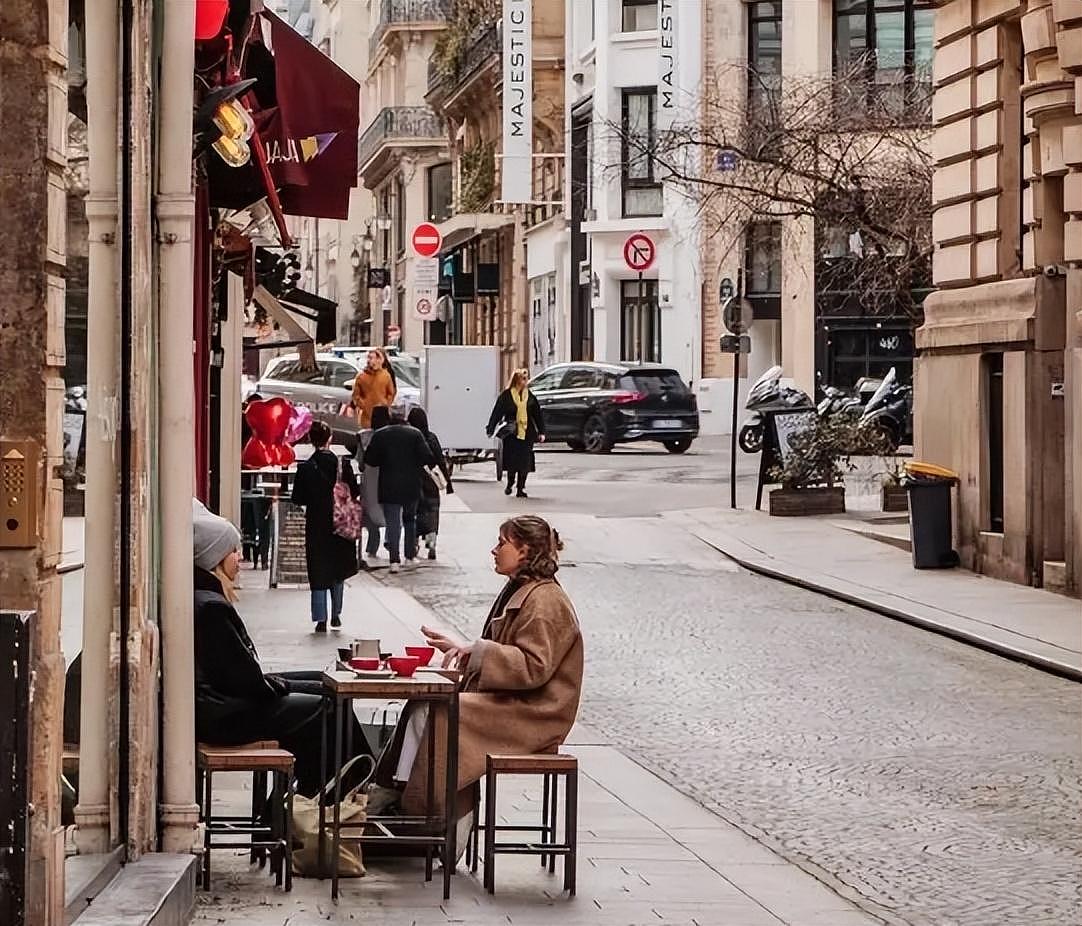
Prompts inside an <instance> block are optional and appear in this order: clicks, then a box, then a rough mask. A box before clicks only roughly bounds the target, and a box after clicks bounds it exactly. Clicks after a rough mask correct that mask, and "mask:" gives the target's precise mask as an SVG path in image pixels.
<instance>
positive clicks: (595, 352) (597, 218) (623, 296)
mask: <svg viewBox="0 0 1082 926" xmlns="http://www.w3.org/2000/svg"><path fill="white" fill-rule="evenodd" d="M676 6H677V8H676V9H675V14H676V19H675V22H676V30H675V33H674V34H673V35H672V39H673V45H674V47H673V48H672V50H671V51H672V56H673V60H674V62H675V64H674V71H673V72H672V73H673V84H674V98H675V104H676V108H677V109H678V118H685V119H686V118H687V117H688V114H689V113H690V112H692V111H693V109H694V101H695V98H696V93H697V91H698V88H699V86H700V83H701V80H702V46H703V43H702V17H703V6H704V5H703V4H702V3H701V2H699V0H682V2H680V3H679V4H677V5H676ZM673 13H674V10H673V4H672V3H671V2H668V0H665V2H662V3H658V2H632V0H595V2H593V3H578V2H575V0H568V2H567V4H566V8H565V17H566V23H567V28H566V36H567V39H566V55H567V81H566V89H565V93H566V99H567V113H566V117H565V133H566V137H567V146H568V147H567V151H568V165H569V167H568V181H567V188H568V210H567V224H568V253H567V261H568V273H567V276H568V279H569V281H570V290H571V292H570V305H569V307H568V308H569V312H568V317H567V320H566V322H565V324H566V330H565V337H566V343H567V345H568V352H567V353H568V356H569V358H570V359H594V360H635V361H644V362H658V363H665V364H667V365H671V366H672V367H674V368H675V369H677V370H679V371H680V374H681V376H682V377H683V378H684V379H685V380H688V381H691V380H696V379H698V378H699V377H700V376H701V375H702V341H701V338H702V323H701V305H702V275H701V273H700V266H701V263H700V259H701V255H700V250H701V222H700V219H699V216H698V215H697V211H696V208H695V204H694V203H693V202H692V201H691V200H689V199H688V198H687V197H684V196H682V195H680V193H679V191H678V190H677V189H676V188H675V187H674V186H672V185H670V184H669V183H667V182H666V180H665V178H664V177H662V176H661V172H660V171H659V170H658V169H657V166H656V164H655V163H654V159H653V158H652V157H650V156H649V150H650V148H651V147H652V146H653V144H654V143H655V141H656V139H657V138H658V132H659V128H658V124H659V123H658V120H659V118H660V117H659V94H658V74H659V65H660V49H659V34H658V27H659V22H660V21H661V20H660V19H659V17H665V18H668V17H670V16H672V15H673ZM635 233H642V234H644V235H646V236H648V237H649V238H650V239H651V241H652V242H653V244H654V250H655V254H656V257H655V259H654V261H653V264H652V266H650V267H649V268H648V269H647V270H645V271H644V272H643V273H642V275H641V279H640V275H639V274H638V273H636V272H635V271H634V270H632V269H630V268H629V267H628V266H627V264H626V263H625V260H624V256H623V252H624V245H625V242H626V241H627V239H628V238H629V237H630V236H631V235H633V234H635Z"/></svg>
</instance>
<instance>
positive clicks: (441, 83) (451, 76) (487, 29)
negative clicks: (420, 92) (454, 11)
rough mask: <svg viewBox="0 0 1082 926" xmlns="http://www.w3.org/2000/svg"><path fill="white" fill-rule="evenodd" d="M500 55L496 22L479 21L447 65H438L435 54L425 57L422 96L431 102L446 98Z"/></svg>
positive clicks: (500, 45)
mask: <svg viewBox="0 0 1082 926" xmlns="http://www.w3.org/2000/svg"><path fill="white" fill-rule="evenodd" d="M502 55H503V45H502V43H501V41H500V29H499V26H498V25H497V24H495V23H489V24H482V25H481V26H479V27H478V28H477V29H476V30H475V31H474V33H473V35H471V36H470V40H469V41H468V42H467V43H466V45H465V47H464V48H463V49H462V50H461V51H460V52H459V53H458V55H456V57H455V60H454V63H453V64H452V65H451V66H450V67H443V68H441V67H440V66H439V64H438V63H437V62H436V59H435V58H430V59H429V62H428V92H427V94H426V96H427V97H428V98H429V99H430V100H432V101H434V102H439V101H442V100H445V99H447V98H448V97H450V96H451V95H453V94H454V93H455V92H456V91H457V90H458V89H459V88H461V87H463V86H464V85H465V84H466V83H468V82H469V81H470V80H471V79H472V78H473V77H474V76H475V75H476V74H478V73H480V72H481V71H482V70H484V69H485V68H486V67H488V66H489V65H490V64H491V63H492V62H493V61H499V60H500V59H501V58H502Z"/></svg>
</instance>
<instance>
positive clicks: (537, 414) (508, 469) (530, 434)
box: [485, 370, 545, 498]
mask: <svg viewBox="0 0 1082 926" xmlns="http://www.w3.org/2000/svg"><path fill="white" fill-rule="evenodd" d="M529 380H530V371H529V370H515V372H514V374H512V376H511V382H510V383H509V384H508V386H507V388H506V389H505V390H504V391H503V392H501V393H500V395H499V397H498V398H497V399H496V404H495V405H494V406H493V407H492V415H491V416H490V417H489V419H488V426H487V427H486V428H485V433H486V434H488V436H489V437H492V435H493V434H495V435H497V436H498V437H500V438H501V439H502V441H503V471H504V472H505V473H506V474H507V487H506V488H505V489H504V490H503V494H504V495H510V494H511V490H512V489H516V490H517V492H516V495H517V496H518V497H519V498H526V497H527V496H526V477H527V476H528V475H529V474H530V473H532V472H533V471H534V469H535V468H536V464H535V460H534V452H533V448H534V444H543V443H544V442H545V418H544V416H543V415H542V414H541V404H540V403H539V402H538V401H537V398H536V397H535V396H534V395H533V393H531V392H530V390H529V386H528V383H529Z"/></svg>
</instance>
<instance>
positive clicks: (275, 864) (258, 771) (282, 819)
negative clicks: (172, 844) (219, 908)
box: [196, 740, 294, 891]
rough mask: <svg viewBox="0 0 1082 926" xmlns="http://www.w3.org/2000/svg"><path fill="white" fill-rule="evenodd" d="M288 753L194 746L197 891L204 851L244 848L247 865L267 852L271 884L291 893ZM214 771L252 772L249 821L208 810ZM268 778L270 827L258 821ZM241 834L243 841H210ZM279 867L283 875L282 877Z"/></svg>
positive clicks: (264, 745) (267, 745) (206, 859)
mask: <svg viewBox="0 0 1082 926" xmlns="http://www.w3.org/2000/svg"><path fill="white" fill-rule="evenodd" d="M293 764H294V757H293V753H291V752H287V751H286V750H285V749H279V748H278V743H276V742H274V741H273V740H271V741H267V742H256V743H246V744H245V745H243V746H211V745H208V744H206V743H199V744H197V746H196V774H197V777H196V794H197V798H198V801H199V816H200V819H202V821H203V889H204V890H210V850H211V849H250V850H251V853H252V860H253V861H254V860H255V859H256V858H258V857H260V856H261V855H262V850H265V849H270V850H271V871H272V872H273V873H274V879H275V884H276V885H277V886H278V887H281V886H282V884H283V880H284V882H285V889H286V890H287V891H290V890H292V889H293ZM215 772H251V773H252V812H251V815H249V816H215V815H214V812H213V807H212V801H213V799H214V795H213V779H214V773H215ZM268 774H269V775H270V776H271V793H270V801H271V804H270V808H271V814H270V823H269V825H268V824H266V823H263V822H262V820H261V818H262V816H263V813H264V811H265V810H266V806H267V775H268ZM231 835H246V836H248V841H247V842H214V843H212V841H211V840H212V837H214V836H231ZM283 866H284V869H285V870H284V872H283Z"/></svg>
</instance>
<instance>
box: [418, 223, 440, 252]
mask: <svg viewBox="0 0 1082 926" xmlns="http://www.w3.org/2000/svg"><path fill="white" fill-rule="evenodd" d="M412 240H413V250H414V251H416V252H417V256H418V257H435V256H436V255H437V254H439V252H440V245H441V244H442V243H443V236H442V235H440V230H439V229H438V228H436V226H435V225H433V224H432V223H431V222H422V223H421V224H420V225H418V226H417V227H416V228H415V229H414V230H413V239H412Z"/></svg>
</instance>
